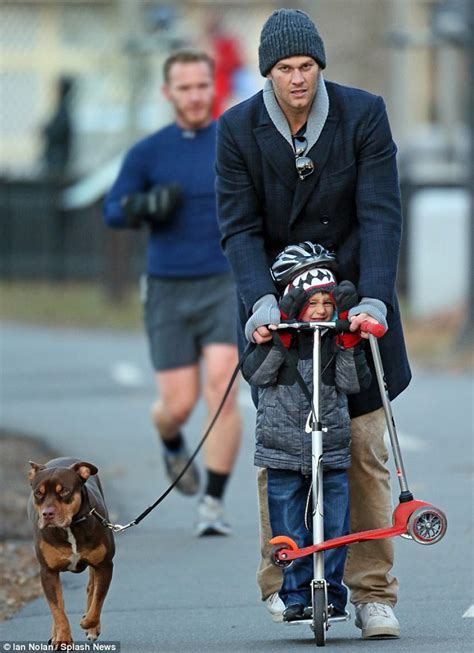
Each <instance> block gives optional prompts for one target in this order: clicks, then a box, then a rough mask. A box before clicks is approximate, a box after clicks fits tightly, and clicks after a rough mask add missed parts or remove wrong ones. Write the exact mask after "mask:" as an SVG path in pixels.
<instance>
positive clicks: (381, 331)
mask: <svg viewBox="0 0 474 653" xmlns="http://www.w3.org/2000/svg"><path fill="white" fill-rule="evenodd" d="M360 330H361V331H363V332H365V333H370V334H372V335H373V336H375V337H376V338H381V337H382V336H383V335H385V327H383V326H382V325H381V324H378V323H376V324H374V323H373V322H369V320H364V322H362V324H361V325H360Z"/></svg>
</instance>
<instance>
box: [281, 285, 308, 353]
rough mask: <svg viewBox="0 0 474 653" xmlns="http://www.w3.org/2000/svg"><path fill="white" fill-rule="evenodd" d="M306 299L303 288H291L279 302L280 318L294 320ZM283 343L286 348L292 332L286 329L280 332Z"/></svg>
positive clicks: (289, 342)
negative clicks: (284, 331)
mask: <svg viewBox="0 0 474 653" xmlns="http://www.w3.org/2000/svg"><path fill="white" fill-rule="evenodd" d="M305 300H306V293H305V291H304V290H303V288H292V289H291V290H290V292H288V293H286V295H284V296H283V297H282V298H281V299H280V302H279V307H280V315H281V318H282V320H296V318H297V317H298V313H299V312H300V310H301V309H302V308H303V306H304V303H305ZM280 338H281V341H282V343H283V345H284V346H285V347H286V348H287V349H288V348H289V346H290V344H291V338H292V334H291V333H290V332H289V331H288V332H286V333H280Z"/></svg>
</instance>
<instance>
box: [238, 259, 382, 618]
mask: <svg viewBox="0 0 474 653" xmlns="http://www.w3.org/2000/svg"><path fill="white" fill-rule="evenodd" d="M277 261H278V257H277ZM304 265H305V266H307V265H308V260H307V257H305V261H304ZM295 270H296V272H295V274H296V276H295V277H294V278H293V279H291V281H290V283H289V284H288V285H287V287H286V288H285V292H284V293H283V296H282V299H281V300H280V310H281V314H282V317H283V318H287V319H297V320H300V321H312V320H316V321H328V320H332V319H333V318H334V317H335V316H336V307H337V308H338V310H339V317H340V318H344V317H346V316H347V312H348V310H349V308H351V307H352V306H355V305H357V303H358V301H359V298H358V295H357V291H356V289H355V287H354V285H353V284H352V283H351V282H348V281H344V282H342V283H341V284H340V285H339V286H337V285H336V279H335V276H334V273H333V271H332V270H330V269H327V268H321V267H319V266H318V264H316V265H315V267H309V268H308V267H304V269H303V271H301V268H300V269H299V270H298V265H295ZM283 333H284V335H282V336H281V338H282V341H283V344H284V346H285V347H286V348H287V349H288V355H289V357H290V358H291V359H292V360H293V362H294V365H290V364H289V363H287V361H286V360H285V356H284V354H283V352H282V351H281V349H280V348H279V347H277V346H276V345H275V344H273V343H265V344H262V345H255V346H254V349H253V350H252V351H251V353H250V354H249V355H248V357H247V359H246V360H245V363H244V366H243V370H242V371H243V375H244V377H245V379H246V380H247V381H248V382H249V383H251V384H252V385H255V386H257V388H258V409H257V425H256V452H255V465H257V466H259V467H266V468H267V473H268V504H269V514H270V523H271V529H272V533H273V534H274V535H288V536H290V537H292V538H293V539H294V540H295V541H296V542H297V544H298V546H299V547H305V546H309V545H311V544H312V536H311V531H310V527H311V526H310V523H309V522H310V520H308V513H309V514H310V513H311V508H309V510H308V506H311V505H312V502H311V494H310V492H311V434H310V433H307V432H306V430H305V427H306V423H307V420H308V414H309V412H310V406H309V404H308V400H307V399H306V397H305V395H304V393H303V391H302V390H301V388H300V386H299V385H298V383H297V382H296V378H295V373H294V369H295V366H297V369H298V371H299V372H300V374H301V376H302V377H303V379H304V381H305V383H306V384H307V386H308V388H309V390H310V392H312V348H313V334H312V332H299V333H294V332H283ZM360 341H361V338H360V336H359V335H354V334H353V333H351V334H343V335H335V334H334V332H333V331H332V330H328V331H327V332H326V333H325V334H324V335H323V336H322V340H321V372H322V373H321V381H322V384H321V417H322V424H323V428H324V435H323V468H324V480H323V487H324V537H325V539H330V538H333V537H338V536H341V535H345V534H347V533H348V530H349V490H348V479H347V468H348V467H349V466H350V450H349V448H350V437H351V434H350V417H349V413H348V409H347V397H346V394H352V393H356V392H359V391H360V390H361V389H362V388H364V387H367V386H368V384H369V382H370V378H371V375H370V370H369V368H368V366H367V361H366V359H365V353H364V350H363V346H362V344H361V342H360ZM345 558H346V549H345V548H337V549H332V550H330V551H326V552H325V577H326V580H327V582H328V603H329V604H330V605H332V608H331V613H330V614H331V615H332V616H342V615H344V614H345V606H346V601H347V590H346V588H345V587H344V585H343V584H342V577H343V573H344V563H345ZM312 578H313V561H312V557H311V556H305V557H303V558H300V559H298V560H295V561H294V562H293V564H292V565H291V566H289V567H287V568H285V569H284V574H283V584H282V587H281V590H280V592H279V595H280V598H281V599H282V601H283V603H284V604H285V611H284V612H283V619H284V620H285V621H295V620H298V619H302V618H308V617H310V616H311V591H310V583H311V580H312Z"/></svg>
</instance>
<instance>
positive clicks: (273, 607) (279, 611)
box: [265, 592, 285, 623]
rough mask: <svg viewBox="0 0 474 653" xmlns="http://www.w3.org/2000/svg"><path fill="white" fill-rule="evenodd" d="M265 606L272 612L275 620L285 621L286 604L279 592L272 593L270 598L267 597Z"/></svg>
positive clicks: (278, 621)
mask: <svg viewBox="0 0 474 653" xmlns="http://www.w3.org/2000/svg"><path fill="white" fill-rule="evenodd" d="M265 607H266V608H267V610H268V612H269V613H270V614H271V616H272V619H273V621H275V622H277V623H280V622H281V621H283V612H284V610H285V604H284V603H283V601H282V600H281V598H280V595H279V594H278V592H274V593H273V594H270V596H269V597H268V598H266V599H265Z"/></svg>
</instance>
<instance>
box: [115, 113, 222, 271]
mask: <svg viewBox="0 0 474 653" xmlns="http://www.w3.org/2000/svg"><path fill="white" fill-rule="evenodd" d="M215 148H216V123H215V122H212V123H211V124H210V125H209V126H208V127H205V128H204V129H199V130H196V131H189V130H183V129H181V128H180V127H179V126H178V125H176V124H172V125H169V126H168V127H165V128H164V129H161V130H160V131H158V132H156V133H155V134H152V135H151V136H149V137H147V138H145V139H143V140H141V141H140V142H138V143H137V144H136V145H134V146H133V147H132V148H131V149H130V150H129V152H128V153H127V155H126V157H125V160H124V162H123V165H122V168H121V170H120V173H119V176H118V177H117V180H116V181H115V183H114V185H113V186H112V188H111V190H110V192H109V193H108V195H107V197H106V198H105V204H104V220H105V222H106V224H107V225H109V226H110V227H116V228H123V227H125V226H126V224H125V220H124V215H123V211H122V208H121V200H122V198H123V197H124V196H126V195H130V194H132V193H137V192H146V191H149V190H151V189H152V188H154V187H155V186H161V185H165V184H170V183H178V184H180V185H181V188H182V191H183V197H184V200H183V203H182V205H181V206H180V208H179V209H178V210H177V212H176V213H175V215H174V216H173V217H172V218H171V219H170V221H169V222H167V223H166V224H163V225H160V226H159V227H156V228H154V229H153V230H150V235H149V238H148V253H147V272H148V274H150V275H152V276H155V277H165V278H166V277H171V278H172V277H175V278H176V277H196V276H211V275H215V274H222V273H225V272H228V271H229V266H228V263H227V260H226V258H225V257H224V255H223V253H222V250H221V247H220V232H219V228H218V226H217V217H216V196H215V190H214V183H215V172H214V161H215Z"/></svg>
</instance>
